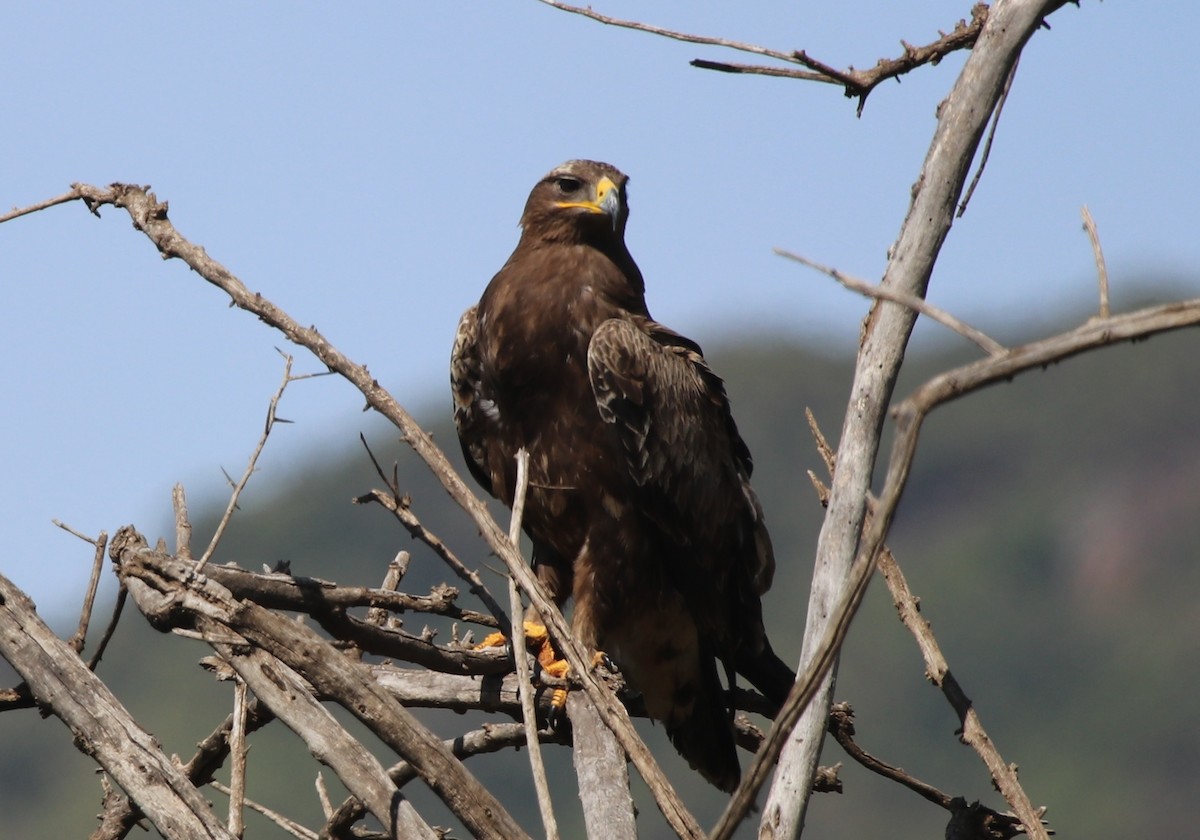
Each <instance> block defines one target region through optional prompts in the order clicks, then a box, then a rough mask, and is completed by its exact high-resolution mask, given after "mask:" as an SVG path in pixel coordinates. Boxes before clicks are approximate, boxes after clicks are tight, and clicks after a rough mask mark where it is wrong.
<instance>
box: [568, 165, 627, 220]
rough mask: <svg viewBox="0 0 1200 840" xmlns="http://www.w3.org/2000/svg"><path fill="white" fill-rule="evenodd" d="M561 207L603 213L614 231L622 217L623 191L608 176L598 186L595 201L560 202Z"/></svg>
mask: <svg viewBox="0 0 1200 840" xmlns="http://www.w3.org/2000/svg"><path fill="white" fill-rule="evenodd" d="M558 206H559V207H582V208H583V209H584V210H587V211H589V212H592V213H597V214H600V213H603V214H604V215H606V216H608V218H609V219H610V220H611V221H612V226H613V230H616V229H617V222H618V220H619V219H620V217H621V190H620V188H619V187H618V186H617V185H616V184H614V183H613V180H612V179H611V178H609V177H608V176H607V175H606V176H604V177H603V178H601V179H600V181H599V182H598V183H597V184H596V198H595V200H594V201H560V202H558Z"/></svg>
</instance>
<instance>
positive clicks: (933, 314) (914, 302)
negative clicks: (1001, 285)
mask: <svg viewBox="0 0 1200 840" xmlns="http://www.w3.org/2000/svg"><path fill="white" fill-rule="evenodd" d="M775 253H776V254H778V255H779V256H781V257H786V258H787V259H789V260H795V261H796V262H798V263H800V264H801V265H806V266H808V267H809V268H812V269H816V270H817V271H819V272H821V273H822V274H827V275H829V276H830V277H832V278H833V279H834V280H836V281H838V282H839V283H841V284H842V285H843V286H845V287H846V288H847V289H849V290H850V291H852V292H858V293H859V294H860V295H864V296H866V297H869V298H873V299H875V300H890V301H892V302H893V303H898V304H900V305H901V306H907V307H908V308H910V309H914V310H916V311H917V312H920V313H921V314H922V315H925V316H926V317H928V318H931V319H933V320H934V321H937V322H938V323H939V324H941V325H942V326H943V327H946V328H947V329H950V330H953V331H954V332H956V333H958V334H959V335H961V336H962V337H963V338H966V339H968V340H969V341H973V342H975V343H976V344H978V345H979V346H980V347H981V348H983V350H984V351H985V352H986V353H988V354H989V355H992V356H996V355H999V354H1000V353H1003V352H1004V345H1002V344H1001V343H1000V342H998V341H996V340H995V339H993V338H992V337H991V336H989V335H987V334H985V333H984V332H982V331H980V330H977V329H975V328H974V327H972V326H971V325H970V324H968V323H966V322H964V321H962V320H960V319H959V318H956V317H954V316H953V315H951V314H950V313H949V312H947V311H946V310H944V309H940V308H938V307H936V306H934V305H933V304H932V303H929V302H928V301H926V300H925V299H924V298H922V297H917V296H916V295H913V294H909V293H907V292H903V291H901V290H899V289H893V288H891V287H889V286H875V285H872V284H871V283H867V282H866V281H864V280H859V279H858V278H857V277H852V276H850V275H849V274H846V273H845V272H842V271H839V270H838V269H836V268H831V267H829V266H826V265H821V264H820V263H818V262H814V261H812V260H810V259H808V258H807V257H802V256H800V255H799V254H793V253H792V252H791V251H785V250H783V249H782V248H776V249H775Z"/></svg>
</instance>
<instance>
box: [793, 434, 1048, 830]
mask: <svg viewBox="0 0 1200 840" xmlns="http://www.w3.org/2000/svg"><path fill="white" fill-rule="evenodd" d="M805 415H806V417H807V418H808V426H809V429H810V430H811V431H812V434H813V438H814V440H815V441H816V445H817V450H818V451H819V452H820V453H821V458H822V460H823V461H824V462H825V468H826V470H827V471H828V472H829V475H831V476H832V475H833V473H834V469H835V464H834V458H833V453H832V451H831V450H830V449H829V444H828V442H827V441H826V439H825V435H824V434H823V433H822V432H821V429H820V427H819V426H818V425H817V419H816V417H814V416H813V414H812V412H811V411H807V412H805ZM809 478H810V479H811V480H812V483H813V486H814V487H815V488H816V491H817V497H818V499H819V500H820V502H821V505H822V506H825V505H827V504H828V503H829V488H828V487H826V486H825V484H824V483H823V482H822V481H821V480H820V479H818V478H817V477H816V476H815V475H813V474H812V473H811V472H810V473H809ZM877 505H878V501H877V500H876V499H875V497H874V496H873V495H868V496H867V508H868V514H869V515H872V516H873V515H874V512H875V509H876V507H877ZM878 566H879V571H880V572H881V573H882V575H883V578H884V580H885V581H886V582H887V586H888V591H889V592H890V593H891V595H892V603H893V605H894V606H895V608H896V612H897V614H898V615H899V616H900V621H901V623H903V624H904V626H905V627H907V628H908V630H909V632H910V633H912V635H913V638H914V639H915V640H916V642H917V647H918V648H920V650H921V656H922V658H923V659H924V660H925V676H926V677H927V678H928V679H929V680H930V681H931V682H932V683H933V684H934V685H936V686H937V687H938V688H940V689H941V690H942V694H943V695H944V696H945V698H946V700H947V701H948V702H949V703H950V706H951V708H953V709H954V711H955V712H956V713H957V715H958V719H959V722H960V730H959V731H960V733H961V738H962V741H963V743H965V744H967V745H968V746H970V747H971V748H972V749H973V750H974V751H975V753H976V755H978V756H979V758H980V760H981V761H983V764H984V766H985V767H986V768H987V769H988V771H989V772H990V773H991V776H992V779H993V782H994V783H995V784H996V786H997V788H998V789H999V790H1000V791H1001V793H1002V794H1003V795H1004V796H1005V798H1006V799H1007V800H1008V802H1009V804H1010V805H1011V806H1012V807H1013V810H1015V811H1017V812H1025V813H1034V812H1035V810H1036V809H1034V806H1033V802H1032V801H1031V800H1030V799H1029V795H1028V794H1027V793H1026V792H1025V790H1024V788H1023V787H1022V786H1021V784H1020V782H1019V781H1017V779H1016V774H1015V773H1011V772H1010V770H1009V769H1008V768H1009V764H1008V763H1007V762H1006V761H1005V760H1004V759H1003V758H1002V757H1001V755H1000V751H999V749H998V748H997V747H996V745H995V743H994V742H993V741H992V739H991V738H990V737H989V736H988V734H987V732H986V731H985V730H984V728H983V723H982V722H981V721H980V719H979V713H978V710H977V709H976V707H975V704H974V703H972V702H971V700H970V699H969V698H968V697H967V695H966V693H965V692H964V691H963V689H962V686H960V685H959V683H958V680H957V679H956V678H955V677H954V674H953V673H952V672H951V670H950V663H949V662H947V660H946V657H945V655H944V654H943V653H942V649H941V646H940V645H939V644H938V642H937V638H936V637H935V636H934V633H933V628H932V627H931V626H930V625H929V622H928V621H926V620H925V619H924V618H923V617H922V616H921V611H920V606H919V604H918V601H917V598H916V596H914V595H913V593H912V590H911V589H909V587H908V581H907V580H906V579H905V577H904V572H903V571H902V570H901V568H900V564H899V562H897V560H896V558H895V556H894V555H893V554H892V552H891V549H889V548H888V547H887V545H886V544H885V545H884V546H883V547H882V548H881V549H880V552H879V559H878ZM835 711H836V709H835ZM832 721H833V715H831V731H833V732H834V735H835V737H836V736H837V732H836V731H834V730H833V723H832ZM851 734H853V733H852V730H851ZM839 741H840V739H839ZM843 746H845V744H843ZM847 751H848V752H849V750H847ZM851 755H854V754H853V753H851ZM854 758H855V759H856V760H859V761H860V762H861V759H859V757H858V756H856V755H854ZM910 787H912V788H913V790H916V791H917V792H918V793H921V795H922V796H925V797H926V798H927V799H930V801H936V802H937V803H938V804H940V805H942V806H943V807H946V808H949V807H950V805H949V802H950V797H948V796H945V797H944V800H945V801H939V800H936V799H933V798H931V797H930V796H929V795H928V791H922V790H920V789H919V788H917V787H915V786H912V785H910Z"/></svg>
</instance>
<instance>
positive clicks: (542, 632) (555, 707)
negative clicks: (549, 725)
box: [475, 621, 613, 717]
mask: <svg viewBox="0 0 1200 840" xmlns="http://www.w3.org/2000/svg"><path fill="white" fill-rule="evenodd" d="M524 627H525V646H526V647H527V648H529V649H530V650H536V651H537V661H538V664H539V665H541V666H542V671H543V672H545V673H547V674H550V675H551V676H553V677H558V678H559V679H566V677H567V675H568V674H569V673H570V672H571V666H570V664H569V663H568V662H567V661H566V660H565V659H560V658H559V656H558V653H557V652H556V651H555V650H554V645H553V644H552V643H551V642H550V633H549V631H547V630H546V627H545V625H543V624H537V623H535V622H532V621H526V622H524ZM506 644H508V638H507V637H506V636H505V635H504V634H503V633H492V634H490V635H488V636H487V637H486V638H484V640H483V641H482V642H480V643H479V644H477V645H476V646H475V649H476V650H483V649H484V648H489V647H502V646H503V645H506ZM601 665H603V666H605V667H606V668H609V669H610V670H612V667H613V666H612V661H611V660H610V659H609V658H608V654H606V653H605V652H604V651H602V650H598V651H596V652H595V654H593V655H592V666H591V667H592V670H593V671H594V670H596V668H598V667H600V666H601ZM566 706H567V689H565V688H556V689H554V693H553V694H551V695H550V707H551V712H550V714H551V716H552V717H554V716H557V715H561V714H563V713H564V711H565V709H566Z"/></svg>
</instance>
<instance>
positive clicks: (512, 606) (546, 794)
mask: <svg viewBox="0 0 1200 840" xmlns="http://www.w3.org/2000/svg"><path fill="white" fill-rule="evenodd" d="M528 491H529V453H528V452H526V451H525V449H524V447H522V448H521V449H520V450H519V451H518V452H517V485H516V489H515V490H514V491H513V504H512V520H511V521H510V522H509V525H508V541H509V542H510V543H512V546H513V548H514V549H515V550H517V551H520V550H521V519H522V518H523V517H524V516H525V494H526V493H527V492H528ZM508 604H509V610H510V614H511V615H512V636H511V637H510V640H511V642H512V652H513V663H514V664H515V666H516V669H517V686H518V688H519V689H520V695H521V719H522V721H523V722H524V724H525V742H526V743H527V744H529V769H530V771H531V772H532V774H533V789H534V791H535V792H536V794H537V804H538V812H539V813H540V814H541V815H542V827H543V828H544V829H545V830H546V840H558V820H556V819H555V818H554V803H553V802H552V801H551V799H550V786H549V784H548V783H547V781H546V765H545V763H544V762H543V761H542V749H541V745H540V744H539V743H538V735H537V732H538V723H537V713H536V712H535V711H534V703H533V682H532V681H531V679H530V675H529V658H528V656H527V654H526V651H525V622H524V621H523V620H522V618H521V616H522V615H524V613H525V610H524V608H523V607H522V606H521V589H520V587H518V586H517V581H516V579H515V578H513V577H511V576H510V577H509V579H508Z"/></svg>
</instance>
